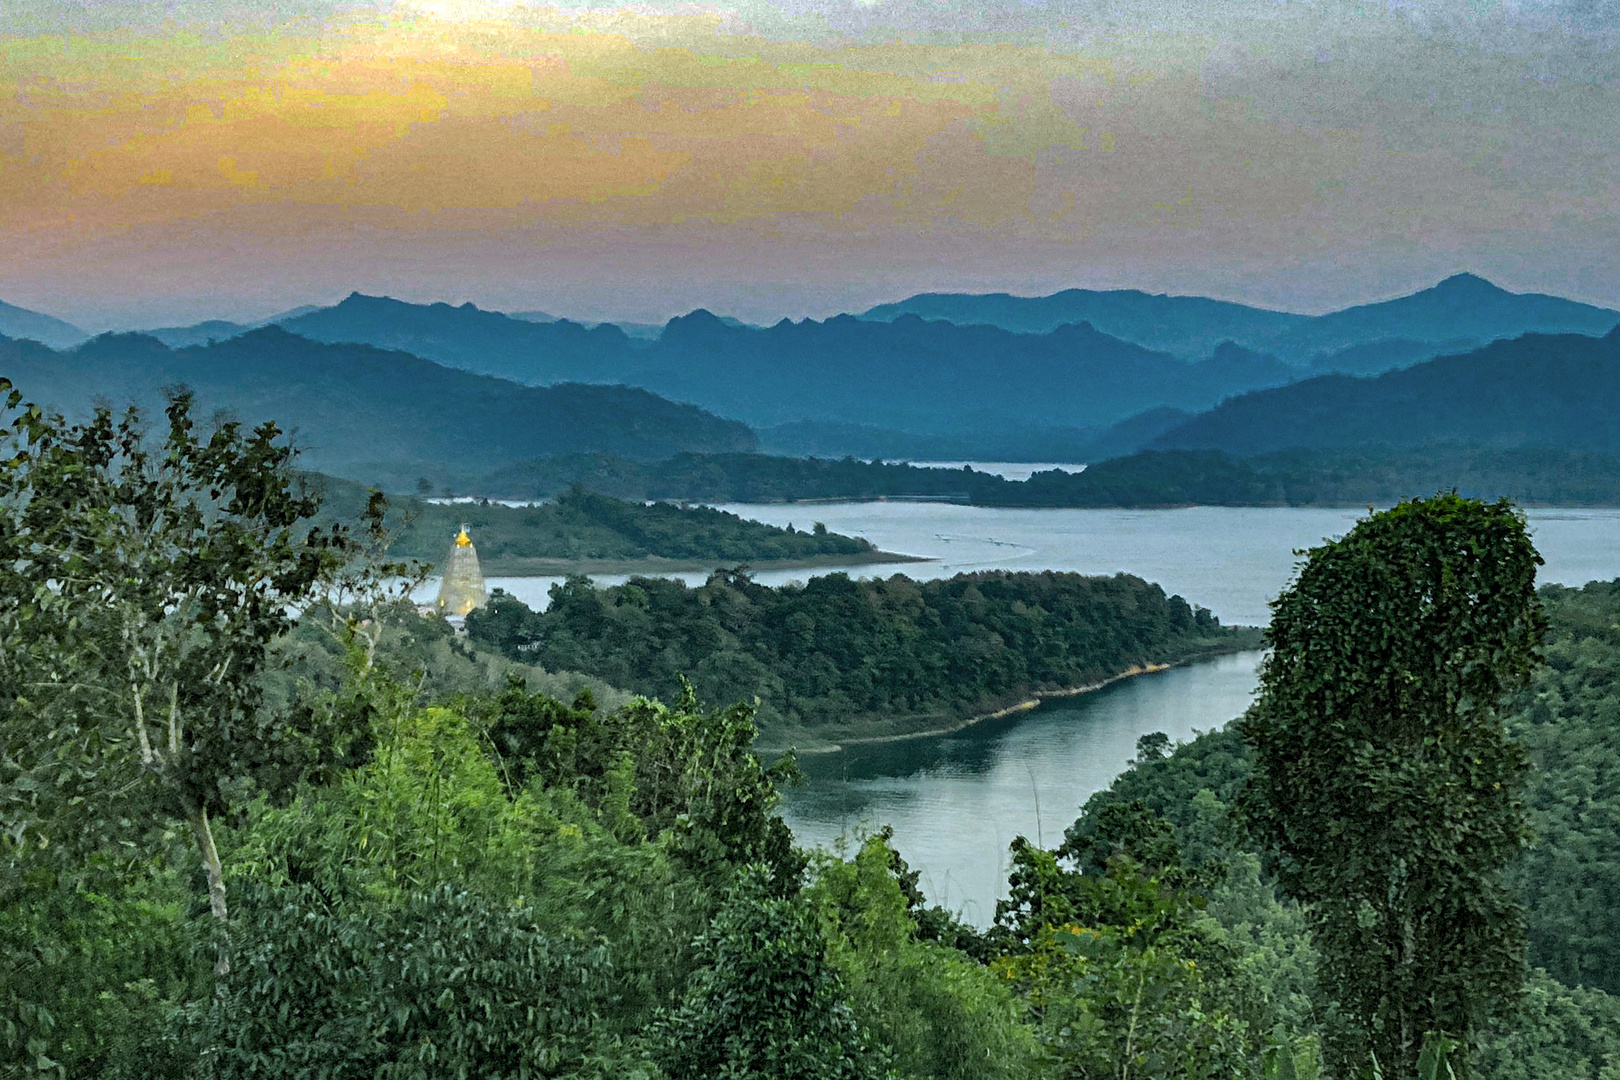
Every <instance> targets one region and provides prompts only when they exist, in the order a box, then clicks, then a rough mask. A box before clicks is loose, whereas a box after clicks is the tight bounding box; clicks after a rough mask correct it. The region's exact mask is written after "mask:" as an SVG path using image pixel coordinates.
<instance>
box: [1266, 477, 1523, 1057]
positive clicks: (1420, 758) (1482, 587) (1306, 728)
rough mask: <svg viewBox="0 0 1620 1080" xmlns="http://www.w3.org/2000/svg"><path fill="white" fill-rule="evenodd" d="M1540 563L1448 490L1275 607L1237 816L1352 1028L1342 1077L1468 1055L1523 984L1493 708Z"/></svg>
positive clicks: (1309, 571)
mask: <svg viewBox="0 0 1620 1080" xmlns="http://www.w3.org/2000/svg"><path fill="white" fill-rule="evenodd" d="M1540 562H1541V558H1540V556H1538V555H1537V554H1536V551H1535V548H1534V547H1532V546H1531V544H1530V538H1529V536H1528V535H1527V533H1526V531H1525V527H1524V520H1523V518H1522V517H1521V516H1520V515H1519V514H1517V512H1516V511H1515V510H1514V509H1513V507H1512V506H1511V504H1509V503H1507V502H1506V501H1503V502H1499V503H1495V504H1491V505H1487V504H1484V503H1479V502H1475V501H1471V500H1467V499H1462V498H1460V497H1458V496H1456V495H1442V496H1436V497H1435V498H1432V499H1427V500H1419V501H1413V502H1405V503H1402V504H1400V505H1399V506H1397V507H1395V508H1394V509H1392V510H1388V511H1385V512H1384V513H1381V514H1374V515H1372V516H1371V517H1369V518H1367V519H1365V520H1363V521H1361V522H1360V523H1358V524H1357V525H1356V527H1355V528H1354V529H1352V530H1351V531H1350V532H1349V534H1348V535H1346V536H1345V537H1344V538H1343V539H1340V540H1336V541H1330V542H1328V543H1326V544H1324V545H1322V546H1321V547H1317V548H1313V549H1312V550H1311V551H1309V552H1308V553H1307V557H1306V559H1305V561H1304V563H1303V564H1302V566H1301V568H1300V571H1299V574H1298V577H1297V579H1296V580H1295V582H1294V583H1293V584H1292V585H1291V586H1290V587H1289V588H1288V589H1287V590H1285V591H1284V592H1283V594H1282V595H1281V596H1279V597H1278V598H1277V599H1276V601H1274V602H1273V604H1272V618H1271V625H1270V626H1269V627H1268V629H1267V630H1266V642H1267V644H1269V645H1270V646H1271V653H1270V655H1269V656H1267V658H1266V660H1265V662H1264V664H1263V665H1262V667H1261V672H1260V693H1259V696H1258V698H1257V699H1256V700H1255V703H1254V705H1253V706H1252V707H1251V708H1250V709H1249V712H1248V714H1247V715H1246V716H1245V717H1244V719H1243V721H1242V732H1243V736H1244V739H1245V741H1246V742H1247V743H1248V744H1249V746H1250V748H1251V750H1252V751H1253V760H1254V772H1253V775H1252V776H1251V777H1250V780H1249V784H1248V786H1247V788H1246V789H1245V791H1244V793H1243V796H1242V797H1241V800H1240V804H1241V805H1242V807H1243V809H1244V812H1245V816H1246V819H1247V821H1248V824H1249V826H1250V828H1251V829H1253V830H1254V832H1255V834H1256V836H1257V837H1258V838H1259V839H1260V840H1261V841H1262V842H1263V843H1265V844H1266V845H1267V847H1268V849H1269V850H1271V851H1273V852H1275V854H1276V862H1275V867H1276V872H1277V876H1278V880H1279V882H1280V883H1281V884H1282V886H1283V888H1284V889H1285V890H1286V891H1287V892H1288V893H1289V894H1290V895H1291V896H1293V897H1294V898H1296V899H1298V900H1299V901H1301V902H1302V903H1303V904H1305V906H1306V910H1307V911H1308V913H1309V915H1310V925H1311V933H1312V938H1313V940H1314V941H1315V944H1316V948H1317V950H1318V952H1319V953H1320V954H1321V956H1322V958H1323V961H1324V963H1323V965H1322V968H1321V973H1322V981H1323V987H1324V990H1325V991H1326V992H1327V993H1328V994H1329V995H1330V996H1331V997H1332V999H1333V1000H1335V1001H1336V1002H1338V1004H1339V1006H1340V1008H1341V1009H1343V1010H1344V1011H1345V1013H1346V1014H1347V1015H1348V1016H1349V1017H1350V1018H1351V1019H1352V1020H1353V1021H1354V1023H1352V1024H1349V1025H1346V1027H1345V1029H1344V1030H1343V1031H1342V1032H1341V1033H1340V1034H1339V1035H1338V1036H1337V1037H1335V1038H1334V1039H1333V1040H1332V1041H1331V1046H1332V1049H1333V1051H1334V1057H1335V1058H1336V1060H1337V1063H1338V1067H1339V1069H1340V1070H1341V1071H1343V1072H1346V1073H1348V1072H1351V1071H1353V1070H1354V1069H1355V1068H1357V1067H1359V1066H1360V1065H1361V1063H1363V1062H1366V1061H1368V1060H1369V1059H1370V1060H1372V1061H1375V1062H1378V1063H1380V1065H1381V1066H1382V1067H1383V1068H1384V1069H1386V1070H1391V1071H1392V1072H1394V1073H1395V1074H1397V1075H1403V1074H1405V1073H1407V1072H1409V1071H1411V1070H1412V1069H1413V1068H1415V1066H1416V1063H1417V1058H1418V1055H1419V1053H1420V1051H1421V1050H1422V1047H1423V1040H1424V1036H1425V1034H1426V1033H1431V1032H1440V1033H1445V1034H1446V1035H1448V1036H1452V1037H1457V1038H1461V1039H1462V1040H1463V1041H1464V1043H1465V1044H1467V1043H1471V1042H1473V1041H1474V1037H1475V1035H1476V1033H1477V1031H1478V1030H1479V1029H1480V1028H1481V1027H1482V1025H1483V1023H1484V1022H1485V1021H1486V1020H1487V1019H1489V1018H1490V1017H1491V1016H1493V1015H1495V1014H1497V1013H1498V1012H1500V1011H1501V1010H1502V1009H1503V1008H1504V1007H1505V1006H1506V1004H1507V1003H1508V1001H1509V999H1510V998H1511V997H1512V995H1513V993H1514V992H1515V991H1516V990H1517V989H1518V987H1519V984H1520V981H1521V979H1522V976H1523V971H1522V967H1523V961H1522V959H1521V958H1522V956H1523V951H1524V930H1523V925H1522V921H1521V919H1520V913H1519V910H1518V907H1517V905H1516V904H1515V903H1514V901H1513V899H1512V896H1511V894H1510V892H1509V891H1508V889H1507V888H1506V886H1505V884H1504V882H1503V880H1502V871H1503V869H1504V868H1505V867H1506V866H1507V864H1508V863H1509V861H1510V860H1511V859H1512V858H1513V857H1514V856H1515V855H1516V854H1517V853H1518V850H1519V847H1520V846H1521V845H1522V844H1523V843H1524V841H1525V839H1526V833H1525V809H1524V802H1523V797H1522V787H1523V777H1524V772H1525V768H1526V765H1527V762H1526V759H1525V755H1524V750H1523V748H1522V747H1520V745H1519V744H1518V743H1517V742H1515V741H1514V740H1513V739H1512V738H1510V737H1509V736H1508V734H1507V732H1506V730H1505V729H1504V727H1503V725H1502V721H1501V716H1500V707H1501V705H1502V703H1503V701H1504V699H1505V698H1506V697H1507V696H1508V695H1510V694H1512V693H1514V692H1515V691H1517V690H1519V689H1520V688H1522V687H1523V686H1524V685H1525V684H1526V683H1527V682H1528V681H1529V676H1530V673H1531V671H1532V670H1534V667H1535V665H1536V661H1537V659H1538V654H1537V649H1538V646H1539V645H1540V642H1541V636H1542V633H1543V630H1544V629H1545V625H1546V623H1545V618H1544V616H1543V615H1542V612H1541V608H1540V604H1539V603H1538V601H1537V598H1536V595H1535V576H1536V567H1537V566H1538V565H1539V564H1540Z"/></svg>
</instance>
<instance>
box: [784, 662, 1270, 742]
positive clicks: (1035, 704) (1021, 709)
mask: <svg viewBox="0 0 1620 1080" xmlns="http://www.w3.org/2000/svg"><path fill="white" fill-rule="evenodd" d="M1248 651H1250V650H1248V649H1232V650H1229V651H1224V652H1216V653H1209V654H1206V655H1203V656H1196V657H1189V658H1187V659H1185V660H1172V661H1170V662H1169V663H1164V664H1154V663H1149V664H1147V665H1146V666H1139V665H1134V664H1133V665H1132V666H1131V667H1128V668H1126V669H1125V670H1124V671H1121V672H1119V673H1118V674H1117V675H1111V676H1109V677H1108V678H1106V679H1103V680H1102V681H1101V682H1094V683H1087V684H1086V685H1084V686H1066V687H1063V688H1061V689H1058V690H1036V691H1034V692H1033V693H1031V694H1030V696H1029V697H1027V698H1025V699H1024V700H1022V701H1018V702H1015V703H1013V704H1011V705H1008V706H1005V707H1004V708H1000V709H995V710H992V711H991V712H985V713H978V714H976V715H974V716H969V717H967V718H965V719H963V720H958V721H956V722H955V723H952V724H948V725H946V726H944V727H937V728H929V729H927V730H924V731H905V732H899V733H897V734H894V735H857V736H855V737H854V738H849V739H842V740H840V741H838V742H834V743H829V744H827V745H825V746H809V747H797V746H784V747H774V746H758V745H756V746H755V750H756V751H763V752H765V753H785V752H787V751H788V750H792V751H793V753H795V754H837V753H840V752H842V751H844V750H847V749H849V748H850V747H852V746H875V745H880V744H883V743H897V742H909V741H911V740H912V739H931V738H935V737H938V736H941V735H954V734H956V733H957V732H959V731H966V730H967V729H968V728H970V727H973V726H975V725H977V724H982V723H985V722H987V721H990V720H1002V719H1005V718H1007V717H1009V716H1016V715H1018V714H1019V713H1026V712H1033V711H1034V710H1036V709H1038V708H1040V707H1041V706H1042V705H1043V704H1045V703H1046V702H1047V701H1051V700H1054V699H1058V698H1070V697H1079V696H1080V695H1082V694H1092V693H1096V692H1097V691H1098V690H1103V689H1106V688H1107V687H1110V686H1112V685H1114V684H1115V683H1117V682H1123V681H1124V680H1126V679H1134V678H1137V677H1139V676H1142V675H1157V674H1158V673H1160V672H1162V671H1169V670H1170V669H1171V668H1177V667H1181V666H1183V665H1185V664H1190V663H1198V662H1200V661H1203V660H1213V659H1216V658H1217V657H1220V656H1231V655H1234V654H1235V653H1240V652H1248Z"/></svg>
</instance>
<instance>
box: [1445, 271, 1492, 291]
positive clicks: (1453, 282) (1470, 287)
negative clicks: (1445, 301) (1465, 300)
mask: <svg viewBox="0 0 1620 1080" xmlns="http://www.w3.org/2000/svg"><path fill="white" fill-rule="evenodd" d="M1435 290H1436V291H1441V290H1444V291H1445V292H1470V293H1503V294H1507V290H1506V289H1504V288H1502V287H1501V286H1500V285H1497V284H1496V283H1495V282H1492V281H1487V280H1486V279H1485V278H1482V277H1480V276H1479V275H1478V274H1470V273H1468V272H1467V271H1466V270H1465V271H1463V272H1462V273H1458V274H1452V275H1451V276H1450V277H1448V278H1446V279H1445V280H1444V281H1441V282H1440V283H1439V284H1437V285H1436V286H1435Z"/></svg>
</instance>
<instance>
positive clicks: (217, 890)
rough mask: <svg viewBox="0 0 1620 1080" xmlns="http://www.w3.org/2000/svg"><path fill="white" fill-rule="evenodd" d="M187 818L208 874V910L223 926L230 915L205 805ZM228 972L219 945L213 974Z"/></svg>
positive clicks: (220, 975)
mask: <svg viewBox="0 0 1620 1080" xmlns="http://www.w3.org/2000/svg"><path fill="white" fill-rule="evenodd" d="M187 820H188V821H189V822H190V823H191V835H192V836H194V837H196V838H197V850H198V851H199V852H201V853H202V861H203V870H204V871H206V872H207V874H208V910H209V911H210V912H212V913H213V916H214V918H216V919H218V920H219V922H220V925H221V926H224V925H225V922H226V920H227V918H228V917H229V915H230V912H229V911H228V910H227V909H226V907H225V868H224V867H223V866H221V865H220V861H219V849H218V848H216V847H215V846H214V830H213V829H212V828H211V827H210V826H209V824H208V809H207V807H201V806H200V807H198V808H197V810H196V812H195V813H193V814H191V815H190V817H188V818H187ZM230 973H231V958H230V957H229V956H228V955H226V952H225V947H224V946H223V945H221V946H220V949H219V955H218V957H217V958H216V959H215V961H214V974H215V975H216V976H219V977H220V978H223V977H224V976H226V975H229V974H230Z"/></svg>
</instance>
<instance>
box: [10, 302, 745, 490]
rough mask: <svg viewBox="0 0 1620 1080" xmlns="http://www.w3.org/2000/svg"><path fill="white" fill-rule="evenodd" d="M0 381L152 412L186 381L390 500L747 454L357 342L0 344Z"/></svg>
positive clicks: (701, 435)
mask: <svg viewBox="0 0 1620 1080" xmlns="http://www.w3.org/2000/svg"><path fill="white" fill-rule="evenodd" d="M0 373H4V374H5V375H7V376H8V377H10V378H11V379H12V380H13V381H14V382H15V383H16V384H17V386H18V388H19V389H20V390H21V391H22V392H23V394H24V395H25V396H26V397H28V398H30V399H32V400H37V401H40V402H41V403H45V404H51V405H56V406H61V407H63V408H65V409H67V410H69V411H71V412H77V413H82V412H83V411H84V410H85V409H87V408H88V407H89V405H90V403H91V402H92V401H93V400H109V401H112V402H115V403H122V402H125V401H130V400H133V401H137V402H141V403H143V404H145V405H146V406H148V407H159V406H161V402H162V393H161V391H162V388H163V387H166V386H171V385H175V384H185V385H187V386H189V387H191V388H192V389H193V390H194V391H196V394H197V398H198V402H199V405H200V407H201V409H202V410H204V411H205V413H206V411H207V410H214V409H224V410H229V411H230V412H232V413H234V414H235V415H237V416H239V417H241V418H242V419H243V420H245V421H248V422H250V423H256V422H258V421H259V420H261V419H263V418H274V419H275V420H276V422H277V423H278V424H279V425H280V426H281V427H282V428H283V429H285V430H290V431H292V432H294V433H295V435H296V440H297V442H298V444H299V445H300V446H302V447H303V448H304V456H303V458H302V462H303V464H304V465H305V466H307V467H310V468H314V469H318V470H320V471H322V472H329V473H333V474H335V475H339V476H344V477H348V478H350V479H354V480H358V481H360V482H363V483H376V484H379V485H381V486H383V487H384V488H391V489H394V490H400V489H402V488H403V489H406V490H409V489H411V488H412V487H414V485H415V483H416V478H417V477H418V476H423V475H425V476H427V477H428V478H430V479H433V480H435V481H437V480H438V478H440V477H442V476H444V475H445V474H446V472H447V471H452V470H453V471H457V473H458V475H463V476H465V475H474V476H476V475H479V474H482V473H484V472H487V471H489V470H491V469H494V468H496V467H498V466H500V465H503V464H505V463H507V462H510V461H514V460H520V459H523V458H528V457H533V456H535V455H538V454H556V453H571V452H579V451H591V450H600V451H608V452H612V453H615V454H622V455H624V456H625V457H627V458H632V459H647V458H658V457H667V456H669V455H671V454H675V453H679V452H681V451H687V450H690V451H699V452H705V453H713V452H721V451H746V450H752V449H753V448H754V445H755V440H754V434H753V432H752V431H750V430H749V429H748V428H746V427H745V426H743V425H742V424H739V423H736V422H735V421H731V420H724V419H721V418H720V417H717V416H713V415H711V414H709V413H706V412H704V411H702V410H701V409H698V408H695V407H693V406H690V405H679V404H676V403H674V402H671V401H667V400H665V399H663V398H660V397H658V396H656V395H654V394H651V393H649V392H647V391H645V390H637V389H632V388H628V387H623V386H583V385H578V384H564V385H559V386H552V387H526V386H519V385H517V384H515V383H512V382H507V381H505V380H501V379H494V378H488V377H485V376H479V375H474V374H471V373H470V372H465V371H459V370H456V369H454V368H448V367H443V366H441V365H439V364H434V363H431V362H429V361H427V360H423V359H420V358H419V357H415V356H411V355H409V354H407V353H402V352H393V351H388V350H384V349H378V348H374V347H371V346H365V345H327V344H322V343H320V342H314V341H310V340H309V339H307V338H302V337H298V336H296V335H294V334H290V333H288V332H286V331H285V330H282V329H279V328H277V327H266V328H264V329H260V330H255V331H253V332H251V333H248V334H244V335H242V336H241V337H237V338H232V339H230V340H228V341H221V342H218V343H216V344H211V345H202V346H196V347H193V348H185V349H170V348H169V347H167V346H165V345H164V344H163V343H162V342H160V341H158V340H156V339H155V338H151V337H147V336H144V335H140V334H108V335H103V336H101V337H98V338H95V339H93V340H91V341H88V342H86V343H85V344H84V345H81V346H80V347H78V348H77V349H74V350H72V351H70V352H62V353H57V352H53V351H51V350H49V349H46V348H44V347H43V346H39V345H36V344H33V343H31V342H16V341H11V340H10V339H4V340H0Z"/></svg>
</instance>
